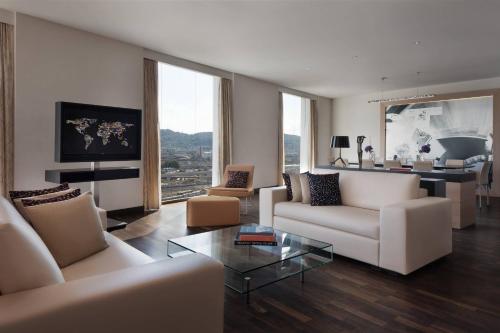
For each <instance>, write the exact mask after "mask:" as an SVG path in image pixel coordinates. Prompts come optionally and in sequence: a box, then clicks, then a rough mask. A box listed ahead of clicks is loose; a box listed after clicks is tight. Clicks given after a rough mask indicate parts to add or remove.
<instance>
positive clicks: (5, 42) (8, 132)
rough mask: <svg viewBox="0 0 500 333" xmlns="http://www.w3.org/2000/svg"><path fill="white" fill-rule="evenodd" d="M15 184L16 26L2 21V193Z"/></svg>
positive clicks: (0, 125)
mask: <svg viewBox="0 0 500 333" xmlns="http://www.w3.org/2000/svg"><path fill="white" fill-rule="evenodd" d="M13 186H14V26H12V25H10V24H6V23H0V194H1V195H4V196H5V195H7V193H8V191H9V190H12V188H13Z"/></svg>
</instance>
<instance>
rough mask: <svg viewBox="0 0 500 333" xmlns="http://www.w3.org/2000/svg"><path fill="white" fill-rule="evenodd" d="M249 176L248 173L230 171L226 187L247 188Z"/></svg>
mask: <svg viewBox="0 0 500 333" xmlns="http://www.w3.org/2000/svg"><path fill="white" fill-rule="evenodd" d="M249 174H250V173H249V172H248V171H228V172H227V182H226V187H230V188H246V187H247V183H248V175H249Z"/></svg>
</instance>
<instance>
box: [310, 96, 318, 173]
mask: <svg viewBox="0 0 500 333" xmlns="http://www.w3.org/2000/svg"><path fill="white" fill-rule="evenodd" d="M316 103H317V102H316V100H314V99H311V100H310V110H309V113H310V122H309V126H310V132H311V135H310V142H309V151H310V153H309V171H312V170H313V169H314V168H315V167H316V156H317V155H318V154H317V149H318V145H317V143H318V140H317V136H318V130H317V128H318V110H317V106H316V105H317V104H316Z"/></svg>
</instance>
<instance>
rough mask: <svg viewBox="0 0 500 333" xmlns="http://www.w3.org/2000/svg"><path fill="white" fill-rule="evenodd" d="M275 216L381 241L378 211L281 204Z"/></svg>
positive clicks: (276, 207)
mask: <svg viewBox="0 0 500 333" xmlns="http://www.w3.org/2000/svg"><path fill="white" fill-rule="evenodd" d="M274 215H276V216H280V217H286V218H289V219H292V220H298V221H302V222H308V223H312V224H318V225H321V226H324V227H328V228H332V229H336V230H340V231H344V232H348V233H352V234H356V235H359V236H364V237H369V238H372V239H379V230H380V220H379V218H380V214H379V211H376V210H370V209H363V208H357V207H349V206H310V205H307V204H303V203H295V202H279V203H277V204H276V205H275V206H274Z"/></svg>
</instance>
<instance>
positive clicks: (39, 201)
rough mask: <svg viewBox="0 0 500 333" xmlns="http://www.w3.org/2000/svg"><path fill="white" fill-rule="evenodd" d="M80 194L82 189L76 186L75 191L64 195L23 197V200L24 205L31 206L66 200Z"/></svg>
mask: <svg viewBox="0 0 500 333" xmlns="http://www.w3.org/2000/svg"><path fill="white" fill-rule="evenodd" d="M79 195H80V189H79V188H75V189H74V190H73V191H71V192H69V193H66V194H63V195H58V196H56V197H52V198H45V199H35V198H34V199H22V200H21V202H22V203H23V206H24V207H31V206H38V205H43V204H48V203H52V202H60V201H65V200H69V199H73V198H76V197H77V196H79Z"/></svg>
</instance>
